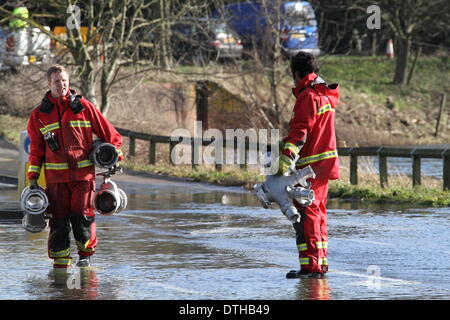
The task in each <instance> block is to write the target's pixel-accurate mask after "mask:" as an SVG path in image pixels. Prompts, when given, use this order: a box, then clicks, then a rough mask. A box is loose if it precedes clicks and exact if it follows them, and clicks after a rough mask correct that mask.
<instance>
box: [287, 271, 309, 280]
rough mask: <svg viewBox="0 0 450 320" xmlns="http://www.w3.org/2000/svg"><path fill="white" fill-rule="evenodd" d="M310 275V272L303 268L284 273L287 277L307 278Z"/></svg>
mask: <svg viewBox="0 0 450 320" xmlns="http://www.w3.org/2000/svg"><path fill="white" fill-rule="evenodd" d="M310 275H311V272H308V271H304V270H291V271H289V272H288V273H287V274H286V278H287V279H298V278H307V277H309V276H310Z"/></svg>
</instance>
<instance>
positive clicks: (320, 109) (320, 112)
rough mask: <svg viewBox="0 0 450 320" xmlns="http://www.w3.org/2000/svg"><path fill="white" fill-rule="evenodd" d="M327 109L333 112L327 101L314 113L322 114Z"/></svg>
mask: <svg viewBox="0 0 450 320" xmlns="http://www.w3.org/2000/svg"><path fill="white" fill-rule="evenodd" d="M327 111H332V112H334V109H333V107H332V106H331V104H329V103H327V104H326V105H323V106H322V107H320V108H319V110H318V111H317V113H316V115H318V116H320V115H321V114H324V113H325V112H327Z"/></svg>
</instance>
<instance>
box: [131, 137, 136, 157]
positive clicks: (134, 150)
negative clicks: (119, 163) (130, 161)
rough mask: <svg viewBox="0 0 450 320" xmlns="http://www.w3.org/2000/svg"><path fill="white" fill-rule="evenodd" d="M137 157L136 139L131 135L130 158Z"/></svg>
mask: <svg viewBox="0 0 450 320" xmlns="http://www.w3.org/2000/svg"><path fill="white" fill-rule="evenodd" d="M135 155H136V138H135V137H133V136H131V135H130V156H131V157H134V156H135Z"/></svg>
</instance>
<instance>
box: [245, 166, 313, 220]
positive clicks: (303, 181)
mask: <svg viewBox="0 0 450 320" xmlns="http://www.w3.org/2000/svg"><path fill="white" fill-rule="evenodd" d="M315 177H316V175H315V173H314V170H313V169H312V168H311V166H307V167H305V168H303V169H300V170H295V169H292V170H291V175H289V176H276V175H268V176H267V178H266V181H264V183H260V184H255V185H254V186H253V190H254V191H255V193H256V197H257V198H258V200H259V201H260V202H261V204H262V206H263V207H264V208H265V209H267V208H269V206H271V205H272V203H274V202H275V203H276V204H278V206H279V207H280V209H281V212H282V213H283V214H284V215H285V216H286V218H287V219H288V220H289V221H290V222H292V223H294V222H300V214H299V212H298V210H297V208H296V207H295V206H294V204H293V202H292V200H293V199H295V200H296V201H297V202H298V203H299V204H300V205H301V206H303V207H307V206H309V205H311V204H312V203H313V202H314V199H315V196H314V191H313V190H311V189H310V188H311V183H310V182H308V181H307V179H314V178H315Z"/></svg>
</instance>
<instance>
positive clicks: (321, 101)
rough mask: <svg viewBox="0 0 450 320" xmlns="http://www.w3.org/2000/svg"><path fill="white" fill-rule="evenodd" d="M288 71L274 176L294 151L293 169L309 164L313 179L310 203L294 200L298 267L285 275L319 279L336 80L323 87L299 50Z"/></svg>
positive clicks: (334, 157) (333, 159) (335, 174)
mask: <svg viewBox="0 0 450 320" xmlns="http://www.w3.org/2000/svg"><path fill="white" fill-rule="evenodd" d="M291 71H292V76H293V78H294V81H295V88H294V89H293V94H294V96H295V97H296V102H295V106H294V110H293V116H292V119H291V121H290V123H289V131H288V135H287V137H286V138H284V139H283V141H284V147H283V150H282V152H281V155H280V157H279V162H278V163H279V169H278V174H281V175H283V174H284V173H286V172H287V171H288V170H289V166H290V165H291V164H292V163H293V162H294V159H295V158H296V157H297V155H298V156H299V159H298V161H297V163H296V167H297V169H298V168H303V167H305V166H308V165H310V166H311V167H312V168H313V170H314V172H315V173H316V178H315V179H313V180H312V181H311V183H312V185H311V188H312V190H314V193H315V201H314V203H313V204H311V205H310V206H309V207H306V208H304V207H302V206H300V205H299V203H297V202H296V201H295V200H294V204H295V206H296V207H297V209H298V211H299V212H300V216H301V219H300V222H296V223H294V229H295V232H296V243H297V248H298V252H299V258H300V270H299V271H297V270H292V271H290V272H289V273H288V274H287V275H286V277H287V278H298V277H303V276H310V277H316V278H321V277H323V276H324V275H325V273H326V272H327V271H328V261H327V253H328V232H327V212H326V204H327V195H328V180H334V179H338V178H339V159H338V154H337V148H336V136H335V131H334V118H335V108H336V104H337V102H338V97H339V89H338V85H337V84H332V85H327V84H326V83H325V81H324V80H323V79H322V78H320V77H319V76H318V75H317V73H318V72H319V65H318V63H317V61H316V59H315V57H314V56H313V55H312V54H309V53H306V52H299V53H298V54H297V55H296V56H295V57H293V58H292V60H291Z"/></svg>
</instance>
